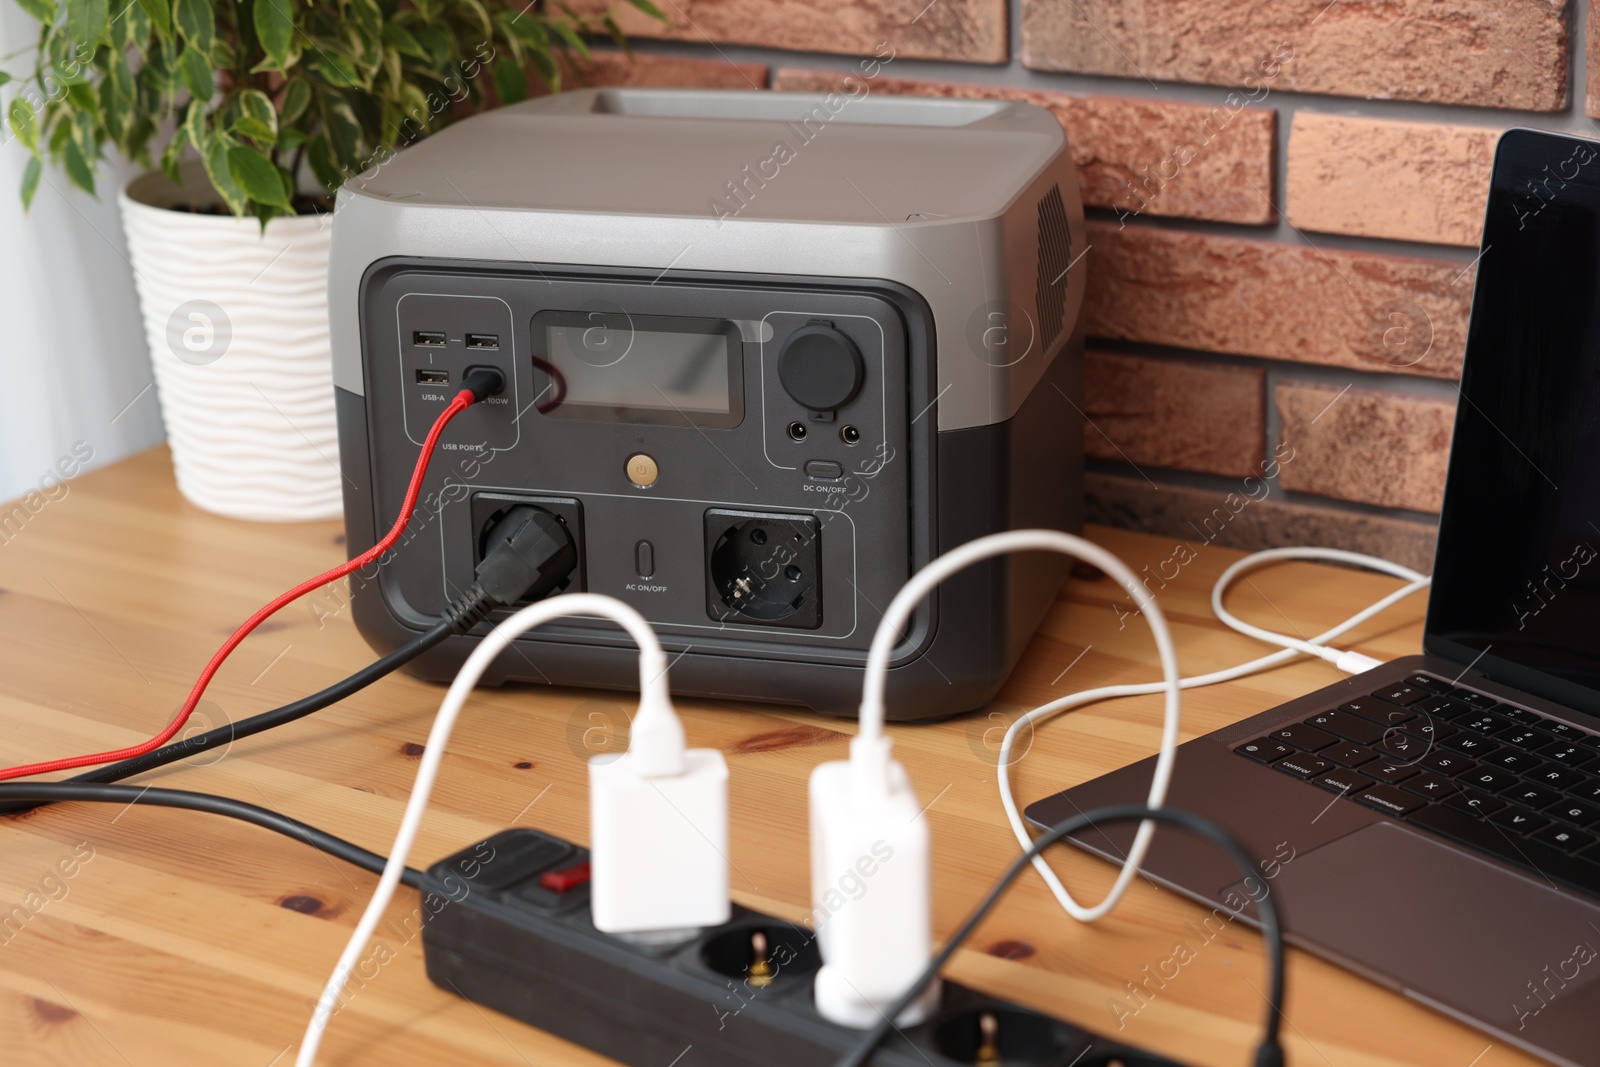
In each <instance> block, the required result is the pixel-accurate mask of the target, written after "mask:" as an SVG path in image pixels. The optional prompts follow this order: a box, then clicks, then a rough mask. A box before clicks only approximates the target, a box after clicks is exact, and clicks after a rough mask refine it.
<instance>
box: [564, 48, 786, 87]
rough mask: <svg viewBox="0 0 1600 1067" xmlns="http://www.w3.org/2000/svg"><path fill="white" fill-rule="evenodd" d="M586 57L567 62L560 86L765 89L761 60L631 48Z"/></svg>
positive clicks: (764, 65)
mask: <svg viewBox="0 0 1600 1067" xmlns="http://www.w3.org/2000/svg"><path fill="white" fill-rule="evenodd" d="M590 56H591V58H590V60H589V62H587V63H584V62H581V61H580V62H570V63H567V64H566V65H565V69H564V70H563V71H562V88H564V89H586V88H596V87H601V86H604V87H607V88H612V87H631V88H650V89H765V88H766V87H767V66H766V64H765V63H735V62H733V61H732V60H728V59H689V58H684V57H682V56H658V55H651V54H649V53H645V52H635V53H634V54H633V58H632V59H629V58H628V57H627V56H626V55H624V54H623V53H622V52H620V51H615V50H612V49H604V50H599V49H597V50H595V51H593V52H591V53H590Z"/></svg>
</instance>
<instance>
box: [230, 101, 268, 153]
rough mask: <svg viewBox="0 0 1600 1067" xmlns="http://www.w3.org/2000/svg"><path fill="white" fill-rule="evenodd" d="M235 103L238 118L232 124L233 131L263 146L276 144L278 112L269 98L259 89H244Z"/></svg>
mask: <svg viewBox="0 0 1600 1067" xmlns="http://www.w3.org/2000/svg"><path fill="white" fill-rule="evenodd" d="M235 102H236V103H237V105H238V107H239V118H238V119H237V120H236V121H235V122H234V124H233V128H234V129H235V130H237V131H239V132H240V133H242V134H244V135H245V136H246V137H248V138H250V139H251V140H252V141H258V142H260V143H261V144H264V145H272V144H275V143H277V140H278V110H277V109H276V108H274V107H273V106H272V98H271V97H270V96H268V95H267V94H266V93H264V92H262V91H261V90H260V89H245V90H242V91H241V92H240V93H239V95H238V97H236V98H235Z"/></svg>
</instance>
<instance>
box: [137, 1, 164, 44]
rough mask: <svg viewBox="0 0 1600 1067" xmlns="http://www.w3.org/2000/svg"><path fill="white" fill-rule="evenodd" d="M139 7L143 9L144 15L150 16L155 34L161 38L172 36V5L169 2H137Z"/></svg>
mask: <svg viewBox="0 0 1600 1067" xmlns="http://www.w3.org/2000/svg"><path fill="white" fill-rule="evenodd" d="M139 6H140V7H142V8H144V13H145V14H146V15H148V16H150V22H151V24H153V25H154V26H155V28H156V33H157V34H159V35H160V36H162V37H171V36H172V4H171V2H170V0H139Z"/></svg>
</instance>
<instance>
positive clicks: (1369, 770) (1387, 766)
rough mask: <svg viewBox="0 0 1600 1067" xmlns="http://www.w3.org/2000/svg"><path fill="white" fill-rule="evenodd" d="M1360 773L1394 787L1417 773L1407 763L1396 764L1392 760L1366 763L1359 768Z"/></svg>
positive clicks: (1415, 769) (1414, 768)
mask: <svg viewBox="0 0 1600 1067" xmlns="http://www.w3.org/2000/svg"><path fill="white" fill-rule="evenodd" d="M1361 773H1362V774H1364V775H1366V776H1367V777H1368V778H1376V779H1377V780H1378V781H1380V782H1388V783H1389V784H1390V785H1394V784H1395V783H1397V782H1403V781H1405V780H1406V779H1407V778H1410V777H1411V776H1412V775H1413V774H1416V773H1417V768H1416V767H1414V766H1412V765H1411V764H1409V763H1397V762H1394V761H1393V760H1380V761H1379V762H1377V763H1368V764H1366V765H1365V766H1363V767H1362V768H1361Z"/></svg>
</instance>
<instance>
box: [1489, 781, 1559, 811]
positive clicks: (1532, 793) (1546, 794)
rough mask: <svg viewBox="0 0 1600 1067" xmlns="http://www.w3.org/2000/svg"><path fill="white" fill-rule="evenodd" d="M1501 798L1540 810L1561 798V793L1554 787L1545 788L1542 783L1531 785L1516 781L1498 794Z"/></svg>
mask: <svg viewBox="0 0 1600 1067" xmlns="http://www.w3.org/2000/svg"><path fill="white" fill-rule="evenodd" d="M1500 797H1501V799H1502V800H1509V801H1511V802H1512V803H1513V804H1521V805H1522V806H1523V807H1525V808H1533V809H1534V810H1536V811H1537V810H1540V809H1543V808H1547V807H1549V806H1550V805H1551V804H1554V803H1555V802H1556V801H1558V800H1560V799H1561V794H1560V793H1557V792H1556V791H1555V790H1554V789H1546V788H1545V787H1544V786H1542V785H1532V784H1530V783H1529V782H1525V781H1524V782H1518V783H1517V784H1516V785H1514V786H1512V787H1511V788H1510V789H1507V790H1506V791H1505V792H1503V793H1501V794H1500Z"/></svg>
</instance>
